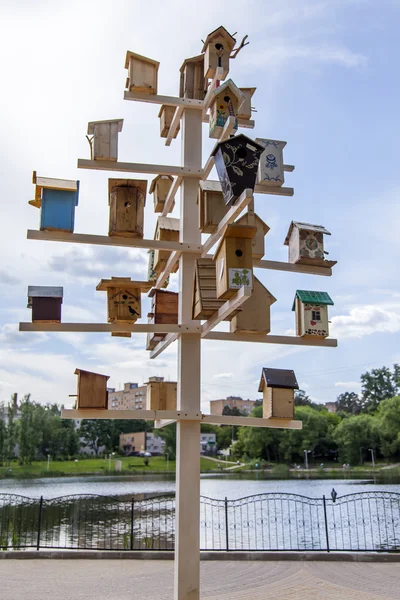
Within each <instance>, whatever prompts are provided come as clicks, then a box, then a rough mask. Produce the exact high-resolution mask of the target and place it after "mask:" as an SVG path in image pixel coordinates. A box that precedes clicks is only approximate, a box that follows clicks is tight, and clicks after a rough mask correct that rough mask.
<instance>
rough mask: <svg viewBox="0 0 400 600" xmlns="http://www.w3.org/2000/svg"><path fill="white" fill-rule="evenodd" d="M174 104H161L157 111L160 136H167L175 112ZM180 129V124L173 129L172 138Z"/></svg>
mask: <svg viewBox="0 0 400 600" xmlns="http://www.w3.org/2000/svg"><path fill="white" fill-rule="evenodd" d="M175 109H176V107H175V106H168V105H166V104H163V105H162V106H161V108H160V111H159V113H158V117H159V119H160V136H161V137H162V138H166V137H168V133H169V128H170V127H171V123H172V119H173V118H174V114H175ZM179 130H180V125H178V127H177V128H176V129H175V133H174V138H176V136H177V135H178V133H179Z"/></svg>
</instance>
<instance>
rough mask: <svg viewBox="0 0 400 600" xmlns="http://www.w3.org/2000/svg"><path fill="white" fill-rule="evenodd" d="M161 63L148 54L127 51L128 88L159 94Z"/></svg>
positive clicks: (132, 90) (133, 90)
mask: <svg viewBox="0 0 400 600" xmlns="http://www.w3.org/2000/svg"><path fill="white" fill-rule="evenodd" d="M159 66H160V63H159V62H157V61H156V60H152V59H151V58H147V57H146V56H141V55H140V54H135V53H134V52H129V51H128V52H127V53H126V59H125V69H128V77H127V80H126V86H125V87H126V88H127V89H128V90H129V91H130V92H141V93H143V94H157V77H158V67H159Z"/></svg>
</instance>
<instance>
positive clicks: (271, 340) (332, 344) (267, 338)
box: [204, 331, 338, 348]
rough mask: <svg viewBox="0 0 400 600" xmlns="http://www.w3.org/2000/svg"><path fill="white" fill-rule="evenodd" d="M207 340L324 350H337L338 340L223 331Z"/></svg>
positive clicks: (209, 335) (213, 332)
mask: <svg viewBox="0 0 400 600" xmlns="http://www.w3.org/2000/svg"><path fill="white" fill-rule="evenodd" d="M204 338H205V339H206V340H219V341H223V342H255V343H261V344H284V345H289V346H317V347H324V348H336V347H337V345H338V342H337V340H335V339H331V338H324V339H319V338H303V337H296V336H293V335H271V334H270V333H269V334H267V335H265V334H258V333H225V332H223V331H211V332H210V333H208V334H207V335H205V336H204Z"/></svg>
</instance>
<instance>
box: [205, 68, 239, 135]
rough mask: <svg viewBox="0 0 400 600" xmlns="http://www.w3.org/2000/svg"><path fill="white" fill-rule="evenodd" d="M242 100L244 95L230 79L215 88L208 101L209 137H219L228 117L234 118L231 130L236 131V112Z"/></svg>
mask: <svg viewBox="0 0 400 600" xmlns="http://www.w3.org/2000/svg"><path fill="white" fill-rule="evenodd" d="M244 101H245V97H244V95H243V94H242V92H241V91H240V90H239V88H238V87H236V85H235V84H234V83H233V81H232V80H231V79H228V81H226V82H225V83H224V84H222V85H221V86H220V87H217V88H215V90H214V91H213V92H212V100H211V103H210V123H209V136H210V138H216V139H218V138H219V137H220V135H221V133H222V130H223V128H224V125H225V123H226V121H227V119H228V117H234V118H235V127H234V128H233V131H234V132H235V131H237V128H238V112H239V109H240V107H241V106H242V104H243V102H244Z"/></svg>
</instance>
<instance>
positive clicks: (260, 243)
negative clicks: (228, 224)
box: [235, 212, 269, 260]
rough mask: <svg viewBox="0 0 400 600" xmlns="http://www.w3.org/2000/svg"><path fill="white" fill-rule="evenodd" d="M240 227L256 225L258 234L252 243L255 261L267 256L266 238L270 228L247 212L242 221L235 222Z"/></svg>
mask: <svg viewBox="0 0 400 600" xmlns="http://www.w3.org/2000/svg"><path fill="white" fill-rule="evenodd" d="M235 222H236V223H237V224H238V225H255V226H256V227H257V233H256V235H255V236H254V237H253V240H252V242H251V251H252V254H253V258H254V259H255V260H260V259H261V258H262V257H263V256H264V254H265V236H266V235H267V233H268V231H269V227H268V225H267V224H266V223H264V221H263V220H262V219H261V218H260V217H259V216H258V215H256V214H254V213H253V214H250V213H249V212H246V213H245V214H244V215H243V216H242V217H241V218H240V219H238V220H237V221H235Z"/></svg>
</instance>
